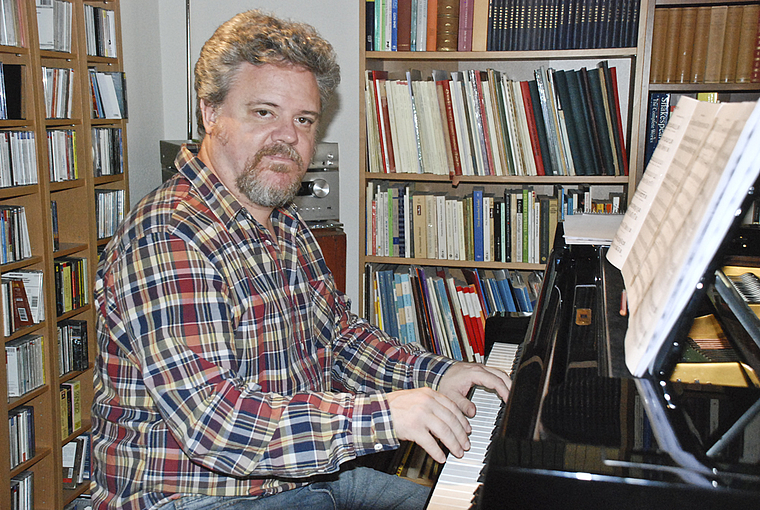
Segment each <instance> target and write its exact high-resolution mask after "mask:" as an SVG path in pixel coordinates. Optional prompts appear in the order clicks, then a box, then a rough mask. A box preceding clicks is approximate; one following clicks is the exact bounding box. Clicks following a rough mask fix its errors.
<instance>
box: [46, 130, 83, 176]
mask: <svg viewBox="0 0 760 510" xmlns="http://www.w3.org/2000/svg"><path fill="white" fill-rule="evenodd" d="M47 142H48V143H47V146H48V167H49V168H50V182H61V181H72V180H75V179H78V178H79V165H78V163H77V133H76V131H74V130H73V129H48V130H47Z"/></svg>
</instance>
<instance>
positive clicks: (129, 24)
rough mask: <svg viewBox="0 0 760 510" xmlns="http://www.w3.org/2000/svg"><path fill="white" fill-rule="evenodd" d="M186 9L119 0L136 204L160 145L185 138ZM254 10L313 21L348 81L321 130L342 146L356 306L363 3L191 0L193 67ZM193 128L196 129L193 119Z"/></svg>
mask: <svg viewBox="0 0 760 510" xmlns="http://www.w3.org/2000/svg"><path fill="white" fill-rule="evenodd" d="M185 5H186V2H185V1H184V0H160V1H159V0H128V1H124V2H121V14H122V31H123V32H122V35H123V37H122V43H123V52H124V67H125V72H126V73H127V82H128V101H129V115H130V117H129V123H128V130H127V135H128V156H129V172H130V177H129V178H130V195H131V201H132V203H133V204H134V203H135V202H136V201H137V200H139V199H140V198H142V197H143V196H144V195H145V194H146V193H147V192H148V191H150V190H152V189H153V188H155V187H156V186H158V184H159V183H160V181H161V176H160V164H159V163H160V160H159V140H162V139H164V140H180V139H185V138H187V136H188V133H187V131H188V120H187V117H188V112H187V99H186V97H187V56H186V51H185V50H186V35H185V27H186V18H185ZM254 8H259V9H262V10H265V11H269V12H271V13H273V14H275V15H278V16H280V17H284V18H291V19H293V20H296V21H303V22H307V23H310V24H311V25H313V26H314V27H315V28H316V29H317V30H318V31H319V32H320V34H321V35H322V36H323V37H325V38H326V39H327V40H328V41H330V42H331V43H332V45H333V46H334V47H335V51H336V52H337V54H338V60H339V63H340V66H341V71H342V79H343V81H342V83H341V86H340V88H339V89H338V93H337V97H336V98H335V101H334V104H333V107H334V109H335V111H334V114H333V116H332V119H331V122H330V123H329V125H327V126H323V128H324V130H323V132H324V136H323V139H324V140H325V141H332V142H338V144H339V148H340V187H341V201H340V209H341V215H340V219H341V222H342V223H343V224H344V226H345V231H346V236H347V246H348V249H347V254H346V260H347V267H346V291H347V294H348V295H349V296H351V297H352V298H354V300H355V301H358V293H359V268H358V259H359V244H360V243H359V215H358V213H357V211H358V209H359V193H360V190H359V172H358V168H359V136H358V133H359V91H360V83H361V81H360V77H359V3H358V2H356V1H355V0H353V1H352V0H256V1H250V0H248V1H245V0H226V1H224V2H219V1H215V0H191V2H190V17H191V28H190V35H191V45H190V53H191V58H192V64H193V65H195V61H196V60H197V58H198V54H199V53H200V49H201V46H202V45H203V43H204V42H205V41H206V39H208V38H209V37H210V36H211V34H212V33H213V32H214V30H215V29H216V27H217V26H219V25H220V24H221V23H223V22H224V21H226V20H228V19H229V18H231V17H232V16H234V15H235V14H237V13H238V12H241V11H244V10H247V9H254ZM193 101H194V100H193ZM193 115H194V113H193ZM192 125H193V132H195V130H194V125H195V122H193V123H192ZM356 310H357V307H356V306H354V311H356Z"/></svg>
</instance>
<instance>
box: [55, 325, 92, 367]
mask: <svg viewBox="0 0 760 510" xmlns="http://www.w3.org/2000/svg"><path fill="white" fill-rule="evenodd" d="M57 331H58V373H59V374H60V375H62V376H63V375H66V374H68V373H70V372H79V371H82V370H87V367H88V366H89V363H90V359H89V349H88V345H87V321H83V320H78V319H68V320H65V321H61V322H59V323H58V330H57Z"/></svg>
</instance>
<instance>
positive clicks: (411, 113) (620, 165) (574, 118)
mask: <svg viewBox="0 0 760 510" xmlns="http://www.w3.org/2000/svg"><path fill="white" fill-rule="evenodd" d="M365 78H366V79H365V101H366V121H367V136H368V140H367V141H368V148H369V151H368V152H369V171H370V172H378V173H381V172H385V173H431V174H442V175H447V174H448V175H451V176H453V175H496V176H499V175H527V176H534V175H608V176H616V175H617V176H621V175H627V174H628V155H627V151H626V146H625V139H624V135H623V130H624V127H623V122H622V119H621V110H620V100H619V92H618V84H617V72H616V69H615V67H610V66H609V65H608V63H607V61H602V62H600V63H599V64H598V66H597V67H595V68H590V69H587V68H585V67H583V68H581V69H578V70H554V69H551V68H549V69H547V68H545V67H543V66H542V67H540V68H539V69H536V70H535V72H534V79H532V80H525V81H516V80H511V79H509V78H508V77H507V76H506V74H502V73H500V72H499V71H495V70H493V69H489V70H486V71H477V70H470V71H461V72H452V73H450V76H449V75H448V74H447V73H445V72H442V71H434V72H433V73H432V76H431V77H430V79H427V80H423V79H422V77H421V74H420V73H419V72H418V71H409V72H407V73H406V76H404V78H400V79H392V78H391V77H390V76H389V74H388V72H387V71H371V70H369V71H367V74H366V77H365Z"/></svg>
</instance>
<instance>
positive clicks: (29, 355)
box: [5, 334, 45, 397]
mask: <svg viewBox="0 0 760 510" xmlns="http://www.w3.org/2000/svg"><path fill="white" fill-rule="evenodd" d="M43 357H44V347H43V337H42V336H41V335H36V334H32V335H24V336H22V337H19V338H14V339H13V340H11V341H9V342H6V343H5V369H6V374H7V378H8V396H9V397H20V396H22V395H25V394H26V393H29V392H30V391H32V390H34V389H37V388H39V387H41V386H43V385H44V384H45V369H44V361H43V360H44V358H43Z"/></svg>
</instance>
